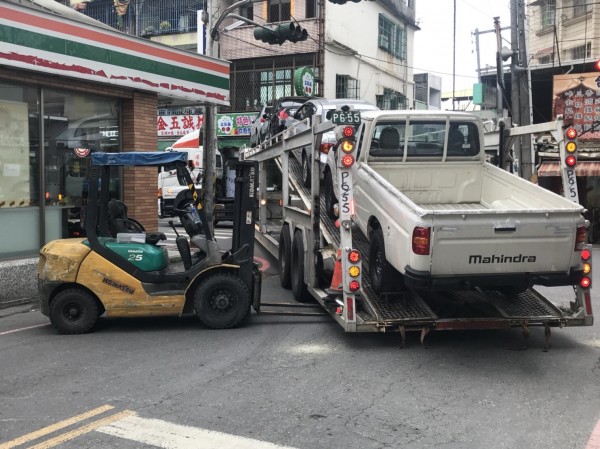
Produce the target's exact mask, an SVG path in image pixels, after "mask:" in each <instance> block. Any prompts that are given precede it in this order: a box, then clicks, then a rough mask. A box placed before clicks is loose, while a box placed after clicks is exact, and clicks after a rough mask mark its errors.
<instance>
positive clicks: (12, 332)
mask: <svg viewBox="0 0 600 449" xmlns="http://www.w3.org/2000/svg"><path fill="white" fill-rule="evenodd" d="M44 326H50V323H46V324H36V325H34V326H27V327H21V328H19V329H13V330H11V331H4V332H0V335H8V334H14V333H15V332H21V331H26V330H28V329H35V328H36V327H44Z"/></svg>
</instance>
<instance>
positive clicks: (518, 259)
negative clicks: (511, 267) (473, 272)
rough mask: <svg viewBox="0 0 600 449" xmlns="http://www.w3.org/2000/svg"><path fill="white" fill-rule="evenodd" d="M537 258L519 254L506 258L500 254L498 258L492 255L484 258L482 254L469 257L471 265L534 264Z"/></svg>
mask: <svg viewBox="0 0 600 449" xmlns="http://www.w3.org/2000/svg"><path fill="white" fill-rule="evenodd" d="M535 260H536V257H535V256H525V255H523V254H519V255H518V256H505V255H504V254H500V255H499V256H496V255H495V254H492V255H491V256H482V255H481V254H472V255H470V256H469V263H470V264H478V263H532V262H535Z"/></svg>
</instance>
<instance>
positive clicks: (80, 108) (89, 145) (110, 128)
mask: <svg viewBox="0 0 600 449" xmlns="http://www.w3.org/2000/svg"><path fill="white" fill-rule="evenodd" d="M43 94H44V148H45V158H44V159H45V165H44V172H45V179H46V184H45V188H44V201H45V204H46V214H45V215H46V216H45V224H46V241H50V240H53V239H57V238H63V237H78V236H83V235H84V233H83V231H84V230H83V222H82V221H81V211H82V207H84V206H86V202H87V195H88V191H87V176H88V172H89V168H90V155H91V154H92V153H93V152H97V151H104V152H117V151H119V132H118V129H119V128H118V123H119V121H118V119H119V104H118V102H116V101H115V100H109V99H103V98H98V97H91V96H87V95H82V94H78V93H73V92H63V91H55V90H49V89H47V90H45V91H44V93H43ZM111 194H112V195H113V196H115V197H118V196H119V185H118V183H114V185H111Z"/></svg>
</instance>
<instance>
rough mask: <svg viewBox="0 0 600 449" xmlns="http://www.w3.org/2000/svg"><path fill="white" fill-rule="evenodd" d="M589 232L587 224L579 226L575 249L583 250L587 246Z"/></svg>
mask: <svg viewBox="0 0 600 449" xmlns="http://www.w3.org/2000/svg"><path fill="white" fill-rule="evenodd" d="M586 238H587V233H586V230H585V225H583V226H577V235H576V236H575V251H581V250H582V249H583V248H584V247H585V240H586Z"/></svg>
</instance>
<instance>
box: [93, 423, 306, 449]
mask: <svg viewBox="0 0 600 449" xmlns="http://www.w3.org/2000/svg"><path fill="white" fill-rule="evenodd" d="M96 431H97V432H102V433H105V434H108V435H113V436H116V437H120V438H124V439H127V440H131V441H137V442H139V443H144V444H149V445H151V446H156V447H160V448H164V449H232V448H235V449H294V448H292V447H289V446H279V445H277V444H273V443H269V442H266V441H260V440H254V439H252V438H246V437H240V436H236V435H229V434H227V433H221V432H215V431H212V430H206V429H199V428H197V427H190V426H182V425H179V424H173V423H169V422H167V421H161V420H159V419H146V418H140V417H139V416H128V417H125V418H123V419H120V420H119V421H115V422H113V423H111V424H109V425H107V426H104V427H100V428H99V429H97V430H96Z"/></svg>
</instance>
